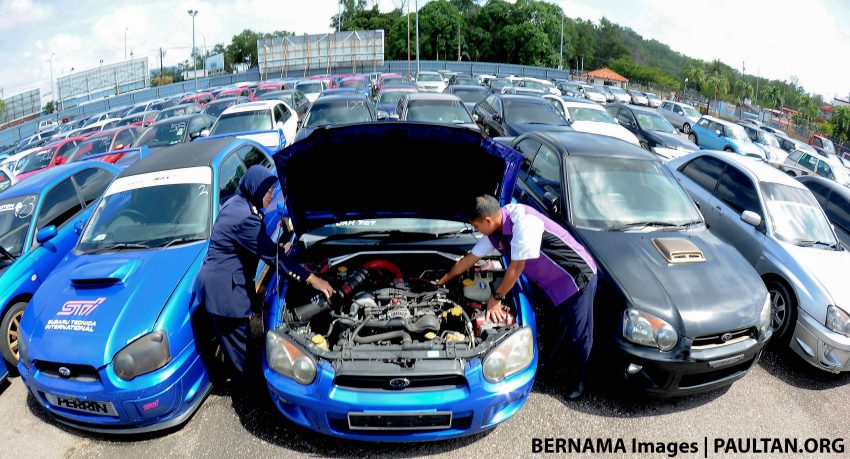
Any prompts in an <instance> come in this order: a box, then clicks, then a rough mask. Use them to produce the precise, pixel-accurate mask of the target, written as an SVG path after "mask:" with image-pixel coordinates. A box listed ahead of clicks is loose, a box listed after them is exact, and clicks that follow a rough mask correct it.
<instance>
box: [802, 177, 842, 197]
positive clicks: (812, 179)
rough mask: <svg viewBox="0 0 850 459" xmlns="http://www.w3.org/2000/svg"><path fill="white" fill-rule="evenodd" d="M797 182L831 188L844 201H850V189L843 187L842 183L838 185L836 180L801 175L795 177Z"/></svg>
mask: <svg viewBox="0 0 850 459" xmlns="http://www.w3.org/2000/svg"><path fill="white" fill-rule="evenodd" d="M795 180H797V181H798V182H800V183H806V182H816V183H819V184H821V185H823V186H825V187H827V188H829V189H830V190H831V191H832V192H833V193H839V194H840V195H841V196H842V197H843V198H844V199H847V200H850V189H848V188H847V187H845V186H844V185H842V184H840V183H838V182H836V181H834V180H830V179H828V178H825V177H821V176H819V175H801V176H799V177H795Z"/></svg>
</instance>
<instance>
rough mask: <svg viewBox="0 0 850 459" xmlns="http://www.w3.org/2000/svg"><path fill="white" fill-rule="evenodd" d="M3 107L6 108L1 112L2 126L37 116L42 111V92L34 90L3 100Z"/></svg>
mask: <svg viewBox="0 0 850 459" xmlns="http://www.w3.org/2000/svg"><path fill="white" fill-rule="evenodd" d="M3 106H4V107H5V108H4V109H3V111H2V112H0V126H2V125H4V124H9V123H13V122H15V121H18V120H22V119H24V118H26V117H28V116H32V115H36V114H38V113H39V112H40V111H41V90H39V89H33V90H30V91H26V92H22V93H20V94H15V95H14V96H11V97H8V98H6V99H3ZM0 145H2V143H0Z"/></svg>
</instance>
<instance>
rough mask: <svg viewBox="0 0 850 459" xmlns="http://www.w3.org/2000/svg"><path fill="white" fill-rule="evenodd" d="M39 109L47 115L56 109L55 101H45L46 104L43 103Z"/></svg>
mask: <svg viewBox="0 0 850 459" xmlns="http://www.w3.org/2000/svg"><path fill="white" fill-rule="evenodd" d="M41 111H42V112H44V113H46V114H48V115H49V114H51V113H53V112H55V111H56V102H54V101H52V100H51V101H49V102H47V104H45V105H44V108H42V109H41Z"/></svg>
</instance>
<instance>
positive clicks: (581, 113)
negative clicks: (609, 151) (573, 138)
mask: <svg viewBox="0 0 850 459" xmlns="http://www.w3.org/2000/svg"><path fill="white" fill-rule="evenodd" d="M543 98H544V99H546V100H548V101H549V102H551V103H552V105H554V106H555V111H557V112H558V113H560V114H561V116H563V117H564V118H566V120H567V121H568V122H570V123H572V124H570V127H572V128H573V129H574V130H576V131H579V132H589V133H591V134H599V135H607V136H608V137H614V138H617V139H620V140H624V141H626V142H629V143H631V144H634V145H637V146H640V141H639V140H638V138H637V136H635V135H634V134H632V133H631V132H630V131H629V130H628V129H626V128H624V127H623V126H620V124H619V123H618V122H617V121H616V120H614V118H612V117H611V115H609V114H608V112H607V111H605V109H604V108H603V107H602V106H600V105H597V104H594V103H589V102H567V101H565V100H564V99H562V98H560V97H558V96H551V95H548V94H547V95H545V96H543Z"/></svg>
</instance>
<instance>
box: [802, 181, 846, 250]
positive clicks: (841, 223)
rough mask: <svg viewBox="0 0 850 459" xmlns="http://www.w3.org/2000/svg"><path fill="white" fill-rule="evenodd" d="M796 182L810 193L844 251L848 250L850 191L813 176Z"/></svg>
mask: <svg viewBox="0 0 850 459" xmlns="http://www.w3.org/2000/svg"><path fill="white" fill-rule="evenodd" d="M797 181H798V182H800V183H802V184H803V185H805V186H806V188H808V189H809V191H811V192H812V194H813V195H814V196H815V199H816V200H817V201H818V204H820V206H821V207H822V208H823V210H824V212H826V218H828V219H829V222H830V223H832V227H833V228H834V229H835V235H836V236H838V240H839V241H840V242H841V244H842V245H843V246H844V248H845V249H850V189H847V187H845V186H842V185H839V184H838V183H836V182H834V181H832V180H829V179H825V178H823V177H818V176H815V175H804V176H802V177H797Z"/></svg>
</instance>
